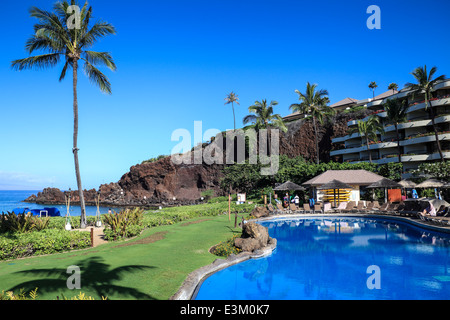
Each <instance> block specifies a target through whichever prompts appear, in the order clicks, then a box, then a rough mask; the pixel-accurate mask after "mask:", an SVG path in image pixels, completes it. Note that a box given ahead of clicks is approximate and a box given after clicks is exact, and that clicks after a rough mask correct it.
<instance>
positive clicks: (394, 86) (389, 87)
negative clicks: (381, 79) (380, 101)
mask: <svg viewBox="0 0 450 320" xmlns="http://www.w3.org/2000/svg"><path fill="white" fill-rule="evenodd" d="M388 90H392V94H394V93H395V91H396V90H398V84H396V83H395V82H392V83H390V84H389V86H388Z"/></svg>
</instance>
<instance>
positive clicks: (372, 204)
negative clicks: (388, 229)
mask: <svg viewBox="0 0 450 320" xmlns="http://www.w3.org/2000/svg"><path fill="white" fill-rule="evenodd" d="M267 208H268V209H269V211H270V212H271V214H302V213H367V214H382V215H394V216H405V217H412V218H419V219H421V220H423V221H426V222H431V223H434V224H438V225H442V226H450V208H449V207H445V206H441V208H439V209H438V211H437V214H436V216H431V215H424V214H422V211H423V208H421V207H420V205H418V204H417V203H416V202H404V203H403V202H402V203H383V204H381V205H380V204H379V203H378V201H366V202H363V201H359V202H358V203H356V201H349V202H341V203H340V205H339V206H338V207H337V208H334V209H325V210H324V206H323V204H316V205H314V207H312V208H311V207H310V205H309V204H307V203H305V204H303V206H302V207H297V206H296V205H295V204H292V203H291V204H290V205H289V208H284V207H283V206H282V205H281V204H277V206H276V207H274V206H273V205H271V204H269V205H268V206H267Z"/></svg>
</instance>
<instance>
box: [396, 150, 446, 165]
mask: <svg viewBox="0 0 450 320" xmlns="http://www.w3.org/2000/svg"><path fill="white" fill-rule="evenodd" d="M442 154H443V156H444V158H445V159H450V151H443V152H442ZM439 159H440V155H439V152H435V153H432V154H412V155H403V156H402V162H404V163H406V162H422V161H432V160H439Z"/></svg>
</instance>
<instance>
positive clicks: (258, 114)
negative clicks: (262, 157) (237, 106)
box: [243, 99, 288, 155]
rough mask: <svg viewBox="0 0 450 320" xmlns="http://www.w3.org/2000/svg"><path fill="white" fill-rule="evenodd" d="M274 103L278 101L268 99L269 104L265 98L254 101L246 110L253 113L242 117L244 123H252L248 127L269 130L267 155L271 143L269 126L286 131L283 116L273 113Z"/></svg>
mask: <svg viewBox="0 0 450 320" xmlns="http://www.w3.org/2000/svg"><path fill="white" fill-rule="evenodd" d="M276 105H278V102H277V101H274V100H272V101H270V104H267V100H266V99H263V100H261V101H255V104H254V105H251V106H250V107H249V108H248V112H250V113H253V114H249V115H247V116H245V117H244V119H243V122H244V124H248V123H250V122H252V123H253V124H252V125H250V126H249V127H253V128H255V130H256V131H259V130H261V129H267V130H268V131H269V135H268V139H267V151H268V154H269V155H270V145H271V142H270V137H271V135H272V132H271V127H275V128H278V129H280V130H281V131H282V132H287V131H288V129H287V127H286V124H285V123H284V121H283V118H282V117H281V116H280V115H279V114H274V113H273V107H274V106H276Z"/></svg>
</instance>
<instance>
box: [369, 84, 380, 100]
mask: <svg viewBox="0 0 450 320" xmlns="http://www.w3.org/2000/svg"><path fill="white" fill-rule="evenodd" d="M376 88H378V85H377V83H376V82H375V81H372V82H371V83H369V89H371V90H372V94H373V98H375V89H376Z"/></svg>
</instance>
